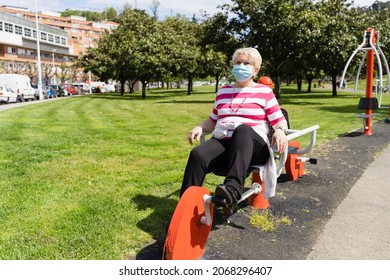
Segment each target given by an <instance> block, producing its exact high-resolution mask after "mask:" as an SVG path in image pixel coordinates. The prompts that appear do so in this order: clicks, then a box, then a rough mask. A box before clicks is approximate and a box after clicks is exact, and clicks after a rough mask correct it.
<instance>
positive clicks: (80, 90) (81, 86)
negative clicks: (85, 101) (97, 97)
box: [73, 83, 89, 94]
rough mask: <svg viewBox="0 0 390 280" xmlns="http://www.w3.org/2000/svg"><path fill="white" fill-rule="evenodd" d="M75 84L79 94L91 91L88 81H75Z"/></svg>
mask: <svg viewBox="0 0 390 280" xmlns="http://www.w3.org/2000/svg"><path fill="white" fill-rule="evenodd" d="M73 86H74V87H75V88H76V89H77V92H78V94H84V93H88V92H89V85H88V84H87V83H73Z"/></svg>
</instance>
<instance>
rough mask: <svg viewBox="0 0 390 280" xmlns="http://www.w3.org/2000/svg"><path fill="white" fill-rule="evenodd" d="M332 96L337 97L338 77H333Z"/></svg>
mask: <svg viewBox="0 0 390 280" xmlns="http://www.w3.org/2000/svg"><path fill="white" fill-rule="evenodd" d="M332 96H337V76H336V75H332Z"/></svg>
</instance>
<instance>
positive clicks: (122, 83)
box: [119, 81, 126, 96]
mask: <svg viewBox="0 0 390 280" xmlns="http://www.w3.org/2000/svg"><path fill="white" fill-rule="evenodd" d="M119 82H120V83H121V95H122V96H124V95H125V83H126V81H119Z"/></svg>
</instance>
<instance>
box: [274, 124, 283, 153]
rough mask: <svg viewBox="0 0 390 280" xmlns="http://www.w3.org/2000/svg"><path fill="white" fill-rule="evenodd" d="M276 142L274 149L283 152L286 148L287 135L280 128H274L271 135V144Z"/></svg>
mask: <svg viewBox="0 0 390 280" xmlns="http://www.w3.org/2000/svg"><path fill="white" fill-rule="evenodd" d="M275 144H276V150H277V151H278V152H279V153H283V152H284V150H285V149H286V146H287V145H286V144H287V136H286V134H285V133H284V132H283V131H282V130H281V129H276V130H275V132H274V135H272V143H271V146H273V145H275Z"/></svg>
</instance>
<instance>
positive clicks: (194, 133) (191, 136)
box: [188, 126, 203, 145]
mask: <svg viewBox="0 0 390 280" xmlns="http://www.w3.org/2000/svg"><path fill="white" fill-rule="evenodd" d="M202 133H203V128H202V127H200V126H196V127H194V128H193V129H192V130H191V131H190V132H189V133H188V142H190V144H191V145H192V144H194V140H196V141H198V142H199V141H200V136H202Z"/></svg>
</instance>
